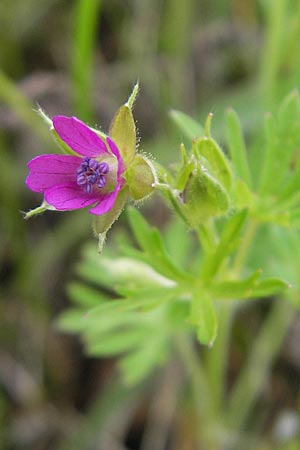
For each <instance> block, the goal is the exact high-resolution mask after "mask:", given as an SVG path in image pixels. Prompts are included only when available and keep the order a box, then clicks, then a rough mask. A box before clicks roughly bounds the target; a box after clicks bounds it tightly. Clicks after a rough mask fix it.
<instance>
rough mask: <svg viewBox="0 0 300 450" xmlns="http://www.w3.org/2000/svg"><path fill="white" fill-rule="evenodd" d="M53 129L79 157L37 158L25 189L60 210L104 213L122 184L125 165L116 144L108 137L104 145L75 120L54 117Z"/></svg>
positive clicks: (30, 162) (49, 155)
mask: <svg viewBox="0 0 300 450" xmlns="http://www.w3.org/2000/svg"><path fill="white" fill-rule="evenodd" d="M53 126H54V129H55V131H56V133H57V134H58V136H59V137H60V138H61V139H62V141H64V142H65V143H66V144H67V145H68V146H69V147H70V148H71V149H72V150H73V151H74V152H75V153H76V154H77V155H78V156H76V155H74V156H73V155H54V154H47V155H41V156H37V157H36V158H34V159H32V160H31V161H29V163H28V168H29V175H28V177H27V179H26V184H27V186H28V187H29V189H31V190H32V191H34V192H42V193H43V194H44V200H45V201H46V203H47V204H49V205H50V206H52V207H54V208H55V209H57V210H59V211H69V210H73V209H79V208H84V207H86V206H90V205H93V207H92V209H90V211H89V212H90V213H92V214H95V215H101V214H105V213H107V212H108V211H110V210H111V208H112V207H113V206H114V203H115V201H116V198H117V196H118V193H119V191H120V189H121V187H122V185H123V182H124V181H123V178H122V173H123V172H124V164H123V161H122V158H121V155H120V152H119V150H118V148H117V146H116V144H115V143H114V142H113V141H112V139H110V138H109V137H107V138H106V142H107V145H106V144H105V142H104V141H103V140H102V139H101V138H100V137H99V136H98V135H97V134H96V133H95V132H94V131H93V130H91V129H90V128H89V127H87V126H86V125H85V124H84V123H83V122H81V120H79V119H77V118H76V117H65V116H55V117H53Z"/></svg>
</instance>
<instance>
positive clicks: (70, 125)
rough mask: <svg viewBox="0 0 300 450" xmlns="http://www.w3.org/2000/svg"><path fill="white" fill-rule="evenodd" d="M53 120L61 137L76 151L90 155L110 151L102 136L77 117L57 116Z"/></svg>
mask: <svg viewBox="0 0 300 450" xmlns="http://www.w3.org/2000/svg"><path fill="white" fill-rule="evenodd" d="M52 121H53V126H54V128H55V131H56V132H57V134H58V135H59V137H60V138H61V139H62V140H63V141H64V142H65V143H66V144H67V145H68V146H69V147H70V148H71V149H73V150H74V151H75V152H76V153H79V154H80V155H83V156H90V157H93V156H98V155H100V154H102V153H108V151H107V148H106V145H105V143H104V142H103V141H102V140H101V139H100V137H99V136H97V134H96V133H95V132H94V131H92V130H91V129H90V128H89V127H87V126H86V125H85V124H84V123H83V122H81V120H79V119H77V118H76V117H65V116H55V117H53V119H52Z"/></svg>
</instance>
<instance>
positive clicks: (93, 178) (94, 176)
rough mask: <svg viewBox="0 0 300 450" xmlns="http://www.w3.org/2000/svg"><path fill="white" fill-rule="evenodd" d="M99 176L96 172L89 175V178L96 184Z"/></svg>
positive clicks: (89, 180)
mask: <svg viewBox="0 0 300 450" xmlns="http://www.w3.org/2000/svg"><path fill="white" fill-rule="evenodd" d="M97 178H98V176H97V175H96V174H92V175H88V176H87V180H88V182H89V183H91V184H95V183H96V181H97Z"/></svg>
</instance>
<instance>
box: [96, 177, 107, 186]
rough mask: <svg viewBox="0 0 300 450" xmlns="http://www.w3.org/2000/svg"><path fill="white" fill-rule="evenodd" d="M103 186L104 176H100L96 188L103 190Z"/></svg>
mask: <svg viewBox="0 0 300 450" xmlns="http://www.w3.org/2000/svg"><path fill="white" fill-rule="evenodd" d="M105 185H106V178H105V176H104V175H100V176H99V179H98V182H97V186H98V188H100V189H101V188H104V186H105Z"/></svg>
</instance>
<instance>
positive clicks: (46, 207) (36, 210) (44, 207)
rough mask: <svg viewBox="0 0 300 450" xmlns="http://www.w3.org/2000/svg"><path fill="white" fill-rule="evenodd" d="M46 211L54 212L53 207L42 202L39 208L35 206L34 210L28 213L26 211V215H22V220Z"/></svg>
mask: <svg viewBox="0 0 300 450" xmlns="http://www.w3.org/2000/svg"><path fill="white" fill-rule="evenodd" d="M47 210H51V211H56V209H55V208H54V206H51V205H49V204H48V203H47V202H45V200H44V201H43V203H42V204H41V205H40V206H37V207H36V208H34V209H31V210H30V211H27V212H26V213H24V219H25V220H28V219H31V217H33V216H36V215H38V214H42V213H43V212H45V211H47Z"/></svg>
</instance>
